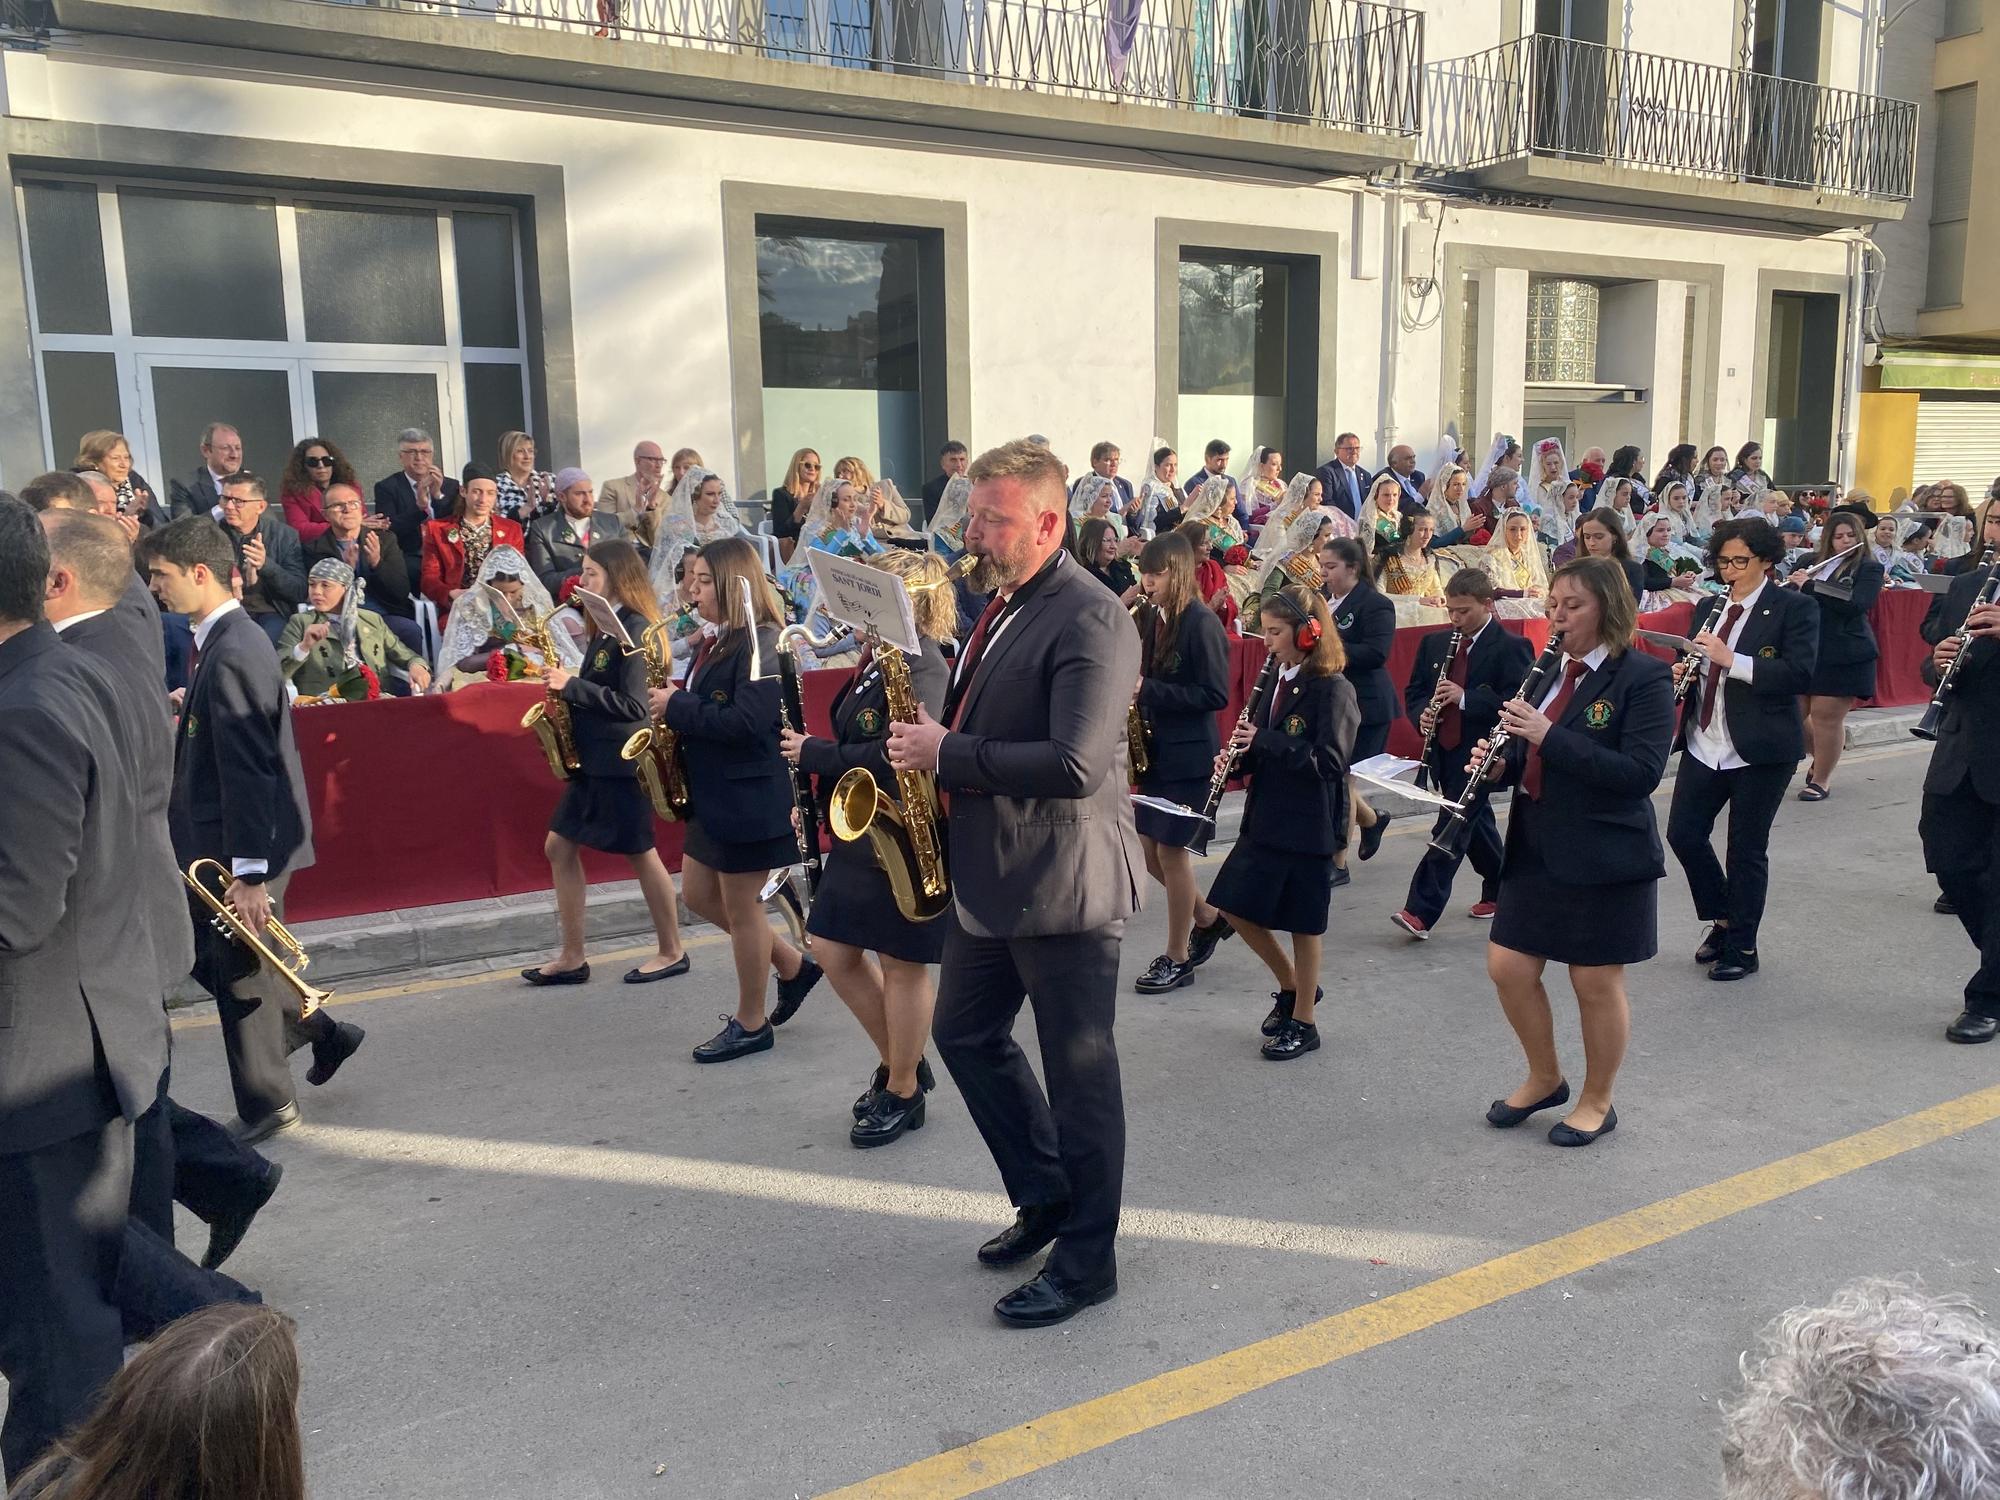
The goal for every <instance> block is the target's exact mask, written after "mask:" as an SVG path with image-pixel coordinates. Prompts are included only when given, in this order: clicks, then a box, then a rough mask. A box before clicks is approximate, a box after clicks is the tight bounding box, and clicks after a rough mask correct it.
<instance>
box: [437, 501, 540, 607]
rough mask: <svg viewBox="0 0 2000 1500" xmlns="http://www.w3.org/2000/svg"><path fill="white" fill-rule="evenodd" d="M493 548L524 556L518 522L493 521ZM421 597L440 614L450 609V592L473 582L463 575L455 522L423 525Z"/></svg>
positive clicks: (462, 555)
mask: <svg viewBox="0 0 2000 1500" xmlns="http://www.w3.org/2000/svg"><path fill="white" fill-rule="evenodd" d="M493 545H494V546H496V547H512V548H514V549H515V550H516V551H518V552H523V553H525V552H526V550H527V546H528V543H527V540H526V538H525V537H523V536H522V534H521V523H520V522H519V521H510V520H508V519H507V518H506V517H505V516H495V517H494V518H493ZM423 571H424V577H423V590H424V597H425V598H426V599H428V600H430V601H431V603H433V604H435V605H436V606H437V607H438V613H439V614H441V615H442V614H445V613H447V612H449V611H450V609H451V591H452V590H453V589H462V588H469V587H470V586H471V584H472V580H471V579H470V578H467V577H466V576H465V548H464V547H463V546H461V545H460V544H459V540H458V522H457V521H426V522H424V570H423Z"/></svg>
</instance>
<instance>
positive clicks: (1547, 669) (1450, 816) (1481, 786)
mask: <svg viewBox="0 0 2000 1500" xmlns="http://www.w3.org/2000/svg"><path fill="white" fill-rule="evenodd" d="M1562 643H1563V633H1562V632H1561V631H1560V630H1557V631H1552V632H1550V634H1549V643H1548V645H1546V646H1544V647H1543V648H1542V654H1541V655H1540V656H1538V657H1536V658H1535V664H1534V665H1533V666H1531V667H1529V668H1528V675H1527V676H1526V677H1524V678H1522V679H1521V687H1520V690H1519V691H1518V692H1516V693H1515V694H1514V696H1515V697H1516V698H1518V699H1522V700H1524V701H1525V702H1528V703H1533V702H1535V701H1537V700H1538V699H1539V698H1540V697H1541V695H1542V688H1543V686H1544V685H1545V684H1546V683H1547V682H1548V680H1549V673H1551V672H1553V671H1554V670H1555V667H1556V663H1557V662H1558V661H1559V660H1561V658H1562ZM1512 738H1513V736H1512V735H1510V734H1508V733H1507V731H1506V730H1504V729H1502V728H1500V727H1499V726H1498V725H1495V726H1494V728H1493V731H1492V733H1491V734H1490V735H1488V736H1487V740H1486V753H1485V754H1484V755H1482V756H1480V757H1479V760H1478V761H1477V763H1475V764H1473V765H1469V766H1467V767H1466V772H1465V790H1464V791H1462V792H1460V793H1459V794H1458V800H1457V801H1456V802H1450V803H1447V804H1445V806H1444V808H1443V809H1442V810H1443V812H1444V815H1445V824H1444V827H1442V828H1441V829H1439V830H1438V832H1437V833H1436V834H1435V835H1433V836H1432V838H1431V847H1432V848H1433V849H1435V850H1437V851H1438V853H1440V854H1449V855H1451V856H1452V857H1453V858H1454V859H1456V858H1457V857H1458V856H1459V855H1461V854H1463V853H1464V852H1465V840H1466V836H1467V835H1468V834H1469V833H1470V832H1471V831H1472V820H1471V817H1470V816H1469V815H1470V813H1471V811H1472V807H1473V804H1474V803H1476V802H1477V801H1478V800H1479V798H1480V796H1481V795H1482V794H1483V793H1484V791H1485V783H1486V771H1487V768H1488V767H1489V766H1496V765H1498V764H1499V763H1500V755H1501V752H1502V751H1504V750H1505V749H1506V748H1507V742H1508V741H1509V740H1511V739H1512Z"/></svg>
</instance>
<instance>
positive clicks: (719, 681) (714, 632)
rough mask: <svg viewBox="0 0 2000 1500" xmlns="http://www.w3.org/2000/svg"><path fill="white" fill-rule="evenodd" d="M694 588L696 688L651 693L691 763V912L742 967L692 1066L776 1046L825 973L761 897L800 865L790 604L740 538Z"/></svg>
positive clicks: (705, 558)
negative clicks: (784, 687) (780, 928)
mask: <svg viewBox="0 0 2000 1500" xmlns="http://www.w3.org/2000/svg"><path fill="white" fill-rule="evenodd" d="M687 590H688V592H689V593H690V594H691V595H692V596H693V598H694V603H695V610H696V612H697V613H698V614H700V616H701V619H702V638H701V642H700V644H699V645H697V646H696V647H695V654H694V659H693V661H692V663H691V664H690V665H689V668H688V676H687V686H686V687H685V688H671V689H670V688H654V689H653V690H652V692H651V695H650V696H651V699H652V708H653V712H654V713H655V714H656V715H657V716H659V717H660V718H663V719H664V720H665V721H666V725H667V728H669V729H671V730H673V731H674V733H675V734H677V735H679V736H680V747H681V755H682V757H683V760H684V762H685V764H686V766H687V783H688V814H687V833H686V836H685V840H684V842H683V844H682V846H681V847H682V854H681V894H682V895H683V896H684V897H686V898H687V904H688V907H689V909H690V910H692V911H694V912H695V913H697V914H698V915H700V916H702V917H704V918H706V919H707V920H708V921H710V922H713V923H714V924H715V925H716V926H717V927H720V928H721V929H722V930H723V931H724V932H726V933H728V934H729V950H730V956H731V958H732V959H734V961H735V964H736V1014H735V1015H733V1016H724V1017H722V1022H723V1026H722V1030H721V1031H719V1032H717V1033H716V1034H715V1035H714V1036H713V1037H710V1038H709V1039H708V1040H707V1041H705V1042H703V1043H702V1044H701V1045H700V1046H699V1047H696V1048H695V1049H694V1060H695V1061H696V1062H704V1063H712V1062H728V1061H729V1060H731V1059H732V1058H738V1057H747V1056H748V1055H749V1054H751V1053H753V1052H768V1051H770V1050H771V1044H772V1041H773V1040H774V1038H773V1036H772V1031H771V1028H772V1026H773V1025H774V1024H778V1025H782V1024H783V1023H784V1022H786V1021H788V1020H790V1019H791V1017H792V1014H793V1012H795V1011H796V1010H797V1009H798V1008H799V1005H800V1002H802V1001H803V1000H804V999H805V997H806V993H807V991H809V990H810V989H811V988H812V987H813V985H814V983H815V982H817V981H818V979H819V976H820V968H819V965H818V964H816V963H814V962H813V961H812V960H811V959H810V958H807V957H806V956H805V955H804V954H802V953H800V952H799V950H798V949H796V948H794V947H793V946H792V945H791V944H790V943H788V942H786V941H785V940H784V939H783V938H781V937H779V936H778V935H777V933H775V932H774V931H772V929H771V924H770V923H769V922H767V921H765V920H764V903H763V899H762V895H761V893H762V891H763V888H764V881H765V879H766V878H767V877H768V876H769V875H770V873H771V871H772V870H774V869H777V868H779V867H781V866H786V865H790V864H792V863H794V862H795V861H796V860H797V858H798V844H797V839H796V836H795V835H794V834H793V832H792V792H791V777H790V775H789V774H788V773H787V771H786V769H785V761H784V757H783V756H782V755H780V754H779V752H778V696H779V689H778V671H777V659H778V657H777V652H778V627H779V624H780V623H781V622H782V621H783V619H784V612H783V606H782V605H780V604H779V602H778V594H777V590H775V589H773V588H772V587H771V584H770V580H768V579H767V578H766V577H765V576H764V566H763V564H762V563H761V562H760V561H759V560H758V557H757V550H756V548H754V547H752V546H751V545H750V543H748V542H747V541H745V540H744V539H743V538H742V537H740V536H732V537H725V538H724V539H723V540H721V541H719V542H710V543H709V544H708V545H707V546H705V547H702V548H701V549H699V550H698V551H697V552H695V553H694V555H693V558H692V560H691V561H690V562H689V563H688V565H687ZM753 652H754V654H755V656H756V657H757V658H760V659H761V660H762V661H763V662H764V663H766V664H767V666H766V669H765V673H763V674H760V673H759V672H758V671H757V670H756V662H755V661H753V659H752V658H753ZM774 970H775V971H776V973H777V976H778V1006H777V1009H776V1010H775V1011H773V1012H772V1013H771V1015H770V1017H769V1019H766V1017H765V1013H764V991H765V987H766V985H767V984H768V983H769V976H770V974H771V973H772V971H774Z"/></svg>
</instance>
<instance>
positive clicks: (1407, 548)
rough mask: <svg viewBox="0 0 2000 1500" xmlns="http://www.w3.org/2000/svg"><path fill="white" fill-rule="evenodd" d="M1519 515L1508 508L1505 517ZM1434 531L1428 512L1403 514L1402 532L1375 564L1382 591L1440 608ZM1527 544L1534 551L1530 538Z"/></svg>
mask: <svg viewBox="0 0 2000 1500" xmlns="http://www.w3.org/2000/svg"><path fill="white" fill-rule="evenodd" d="M1516 516H1520V518H1521V520H1522V521H1524V522H1525V521H1526V520H1527V519H1528V518H1527V516H1526V515H1524V514H1522V512H1520V511H1509V512H1508V516H1507V518H1508V520H1509V521H1512V520H1513V519H1514V517H1516ZM1436 534H1437V521H1436V520H1435V519H1434V518H1433V517H1432V515H1431V513H1430V512H1429V511H1423V512H1421V513H1420V514H1417V515H1412V516H1404V517H1403V521H1402V534H1401V536H1399V537H1398V538H1397V542H1396V545H1395V546H1393V547H1391V548H1389V549H1388V550H1386V551H1385V552H1383V553H1382V555H1381V557H1380V559H1379V560H1378V561H1377V562H1376V564H1375V581H1376V582H1377V583H1378V584H1380V585H1381V588H1382V592H1383V593H1385V594H1392V595H1395V596H1397V597H1400V598H1416V599H1421V600H1422V601H1423V602H1424V603H1425V604H1435V605H1436V606H1438V607H1439V608H1440V609H1442V608H1443V607H1444V579H1443V578H1441V577H1440V576H1439V575H1438V565H1437V560H1436V559H1435V558H1433V557H1432V556H1431V538H1432V537H1433V536H1435V535H1436ZM1527 545H1528V546H1529V547H1530V548H1533V549H1534V550H1535V551H1536V552H1537V553H1539V552H1540V550H1541V549H1540V548H1539V547H1536V546H1535V542H1534V538H1533V537H1532V536H1531V537H1529V538H1528V540H1527Z"/></svg>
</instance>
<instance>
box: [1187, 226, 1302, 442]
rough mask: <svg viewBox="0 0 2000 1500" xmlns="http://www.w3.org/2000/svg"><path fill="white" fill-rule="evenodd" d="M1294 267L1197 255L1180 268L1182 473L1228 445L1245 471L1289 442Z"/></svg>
mask: <svg viewBox="0 0 2000 1500" xmlns="http://www.w3.org/2000/svg"><path fill="white" fill-rule="evenodd" d="M1291 292H1292V287H1291V268H1290V267H1289V266H1288V265H1287V264H1285V263H1284V262H1282V261H1257V260H1246V259H1239V258H1235V257H1223V256H1210V255H1198V254H1190V255H1185V256H1183V257H1182V258H1181V263H1180V421H1179V426H1180V431H1179V434H1178V436H1177V437H1176V439H1175V441H1176V443H1177V445H1178V446H1179V448H1180V452H1181V472H1182V473H1184V474H1185V473H1191V472H1192V471H1193V470H1194V469H1195V468H1197V467H1199V466H1200V455H1201V452H1202V450H1203V449H1204V448H1205V447H1206V446H1207V445H1208V443H1209V441H1210V440H1211V439H1213V438H1220V439H1222V441H1224V442H1225V443H1227V444H1229V446H1230V448H1231V450H1232V457H1231V460H1230V463H1231V466H1232V469H1240V468H1241V467H1242V466H1243V464H1244V462H1245V461H1246V460H1247V459H1248V456H1249V452H1250V449H1251V448H1252V447H1253V446H1255V445H1257V444H1260V443H1262V444H1267V445H1270V446H1274V447H1282V446H1283V445H1284V444H1285V442H1286V437H1285V423H1286V415H1287V412H1286V367H1287V363H1288V358H1289V348H1288V339H1289V329H1290V325H1291V301H1292V296H1291Z"/></svg>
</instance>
